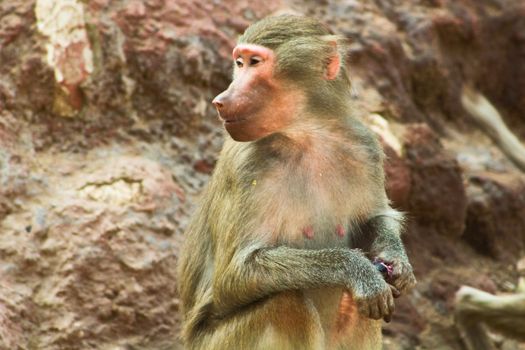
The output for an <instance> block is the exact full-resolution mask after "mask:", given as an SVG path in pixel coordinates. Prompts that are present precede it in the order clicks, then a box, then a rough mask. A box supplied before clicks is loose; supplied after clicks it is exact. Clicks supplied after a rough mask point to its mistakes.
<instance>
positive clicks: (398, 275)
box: [379, 254, 417, 296]
mask: <svg viewBox="0 0 525 350" xmlns="http://www.w3.org/2000/svg"><path fill="white" fill-rule="evenodd" d="M379 258H380V259H382V260H383V261H384V262H385V263H386V264H389V265H391V266H392V273H391V275H390V276H389V277H388V278H387V280H386V281H387V282H388V283H389V284H391V285H392V286H393V287H395V288H396V289H397V291H399V295H398V296H401V295H404V294H407V293H408V292H409V291H410V290H411V289H412V288H414V287H415V285H416V283H417V280H416V276H414V271H413V269H412V265H410V263H409V262H408V259H406V258H404V257H402V258H395V257H392V256H388V255H387V254H385V256H382V255H381V254H380V255H379Z"/></svg>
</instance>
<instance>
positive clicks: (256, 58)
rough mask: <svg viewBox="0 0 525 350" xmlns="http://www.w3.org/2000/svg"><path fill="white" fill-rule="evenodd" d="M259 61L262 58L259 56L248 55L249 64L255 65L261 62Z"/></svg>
mask: <svg viewBox="0 0 525 350" xmlns="http://www.w3.org/2000/svg"><path fill="white" fill-rule="evenodd" d="M261 61H262V58H260V57H259V56H253V57H250V66H255V65H256V64H258V63H261Z"/></svg>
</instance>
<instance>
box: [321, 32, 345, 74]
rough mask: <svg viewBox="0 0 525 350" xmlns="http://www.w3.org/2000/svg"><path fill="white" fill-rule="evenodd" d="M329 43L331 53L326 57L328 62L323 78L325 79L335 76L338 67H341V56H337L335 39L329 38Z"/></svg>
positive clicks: (337, 72)
mask: <svg viewBox="0 0 525 350" xmlns="http://www.w3.org/2000/svg"><path fill="white" fill-rule="evenodd" d="M329 43H330V46H331V53H330V56H329V59H328V64H327V65H326V71H325V74H324V78H325V79H326V80H334V79H335V78H337V75H338V74H339V69H340V68H341V57H340V56H339V52H338V50H337V41H335V40H331V41H330V42H329Z"/></svg>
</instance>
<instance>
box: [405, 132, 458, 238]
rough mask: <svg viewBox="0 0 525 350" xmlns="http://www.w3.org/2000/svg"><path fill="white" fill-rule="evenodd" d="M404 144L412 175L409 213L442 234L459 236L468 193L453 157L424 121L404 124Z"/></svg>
mask: <svg viewBox="0 0 525 350" xmlns="http://www.w3.org/2000/svg"><path fill="white" fill-rule="evenodd" d="M404 147H405V152H406V158H407V161H408V166H409V167H410V172H411V179H412V181H411V182H412V185H411V190H410V197H409V213H410V215H411V216H412V217H414V219H415V220H417V221H419V222H420V223H422V224H425V225H431V226H434V227H435V228H436V229H437V230H438V231H439V232H440V233H441V234H443V235H445V236H449V237H459V236H461V235H462V233H463V230H464V225H465V218H466V213H467V197H466V194H465V189H464V187H463V179H462V177H461V169H460V168H459V165H458V163H457V161H456V159H455V158H454V157H453V156H452V155H451V154H448V153H447V152H445V150H444V149H443V147H442V145H441V143H440V142H439V139H438V137H437V135H436V134H435V133H434V132H432V130H431V129H430V128H429V127H428V126H427V125H425V124H416V125H411V126H409V127H408V128H407V130H406V134H405V140H404Z"/></svg>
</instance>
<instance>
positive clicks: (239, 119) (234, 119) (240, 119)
mask: <svg viewBox="0 0 525 350" xmlns="http://www.w3.org/2000/svg"><path fill="white" fill-rule="evenodd" d="M219 118H220V119H221V120H222V121H223V122H224V124H236V123H240V122H243V121H245V120H246V119H248V117H239V116H237V117H235V116H223V115H221V114H219Z"/></svg>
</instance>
